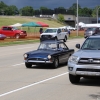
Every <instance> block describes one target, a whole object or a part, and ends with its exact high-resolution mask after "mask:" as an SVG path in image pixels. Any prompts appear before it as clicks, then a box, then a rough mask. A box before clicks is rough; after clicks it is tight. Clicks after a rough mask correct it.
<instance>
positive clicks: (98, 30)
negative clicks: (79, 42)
mask: <svg viewBox="0 0 100 100" xmlns="http://www.w3.org/2000/svg"><path fill="white" fill-rule="evenodd" d="M98 33H100V28H99V27H89V28H87V29H86V30H85V32H84V38H87V37H89V36H91V35H95V34H98Z"/></svg>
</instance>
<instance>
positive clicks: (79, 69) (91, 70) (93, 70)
mask: <svg viewBox="0 0 100 100" xmlns="http://www.w3.org/2000/svg"><path fill="white" fill-rule="evenodd" d="M76 71H87V72H100V69H88V68H77V69H76Z"/></svg>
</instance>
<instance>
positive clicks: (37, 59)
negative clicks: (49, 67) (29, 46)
mask: <svg viewBox="0 0 100 100" xmlns="http://www.w3.org/2000/svg"><path fill="white" fill-rule="evenodd" d="M28 60H35V61H46V59H43V58H29V59H28Z"/></svg>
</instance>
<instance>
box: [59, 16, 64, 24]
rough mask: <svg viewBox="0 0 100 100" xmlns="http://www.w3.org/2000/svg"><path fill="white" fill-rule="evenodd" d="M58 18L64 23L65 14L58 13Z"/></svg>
mask: <svg viewBox="0 0 100 100" xmlns="http://www.w3.org/2000/svg"><path fill="white" fill-rule="evenodd" d="M57 19H58V21H59V22H62V23H63V22H64V16H63V15H62V14H58V18H57Z"/></svg>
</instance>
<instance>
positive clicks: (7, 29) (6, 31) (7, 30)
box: [3, 27, 13, 37]
mask: <svg viewBox="0 0 100 100" xmlns="http://www.w3.org/2000/svg"><path fill="white" fill-rule="evenodd" d="M3 33H4V35H6V36H8V37H11V36H13V34H12V30H11V28H10V27H3Z"/></svg>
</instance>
